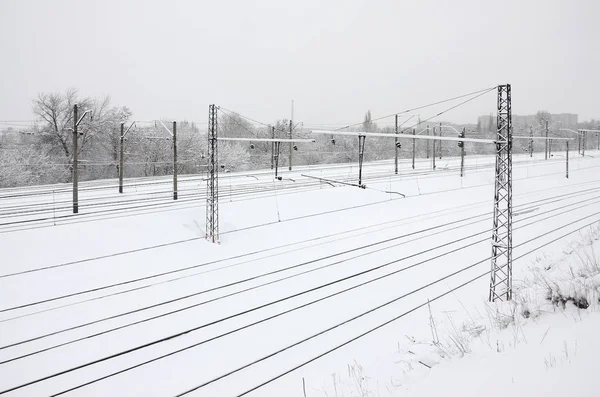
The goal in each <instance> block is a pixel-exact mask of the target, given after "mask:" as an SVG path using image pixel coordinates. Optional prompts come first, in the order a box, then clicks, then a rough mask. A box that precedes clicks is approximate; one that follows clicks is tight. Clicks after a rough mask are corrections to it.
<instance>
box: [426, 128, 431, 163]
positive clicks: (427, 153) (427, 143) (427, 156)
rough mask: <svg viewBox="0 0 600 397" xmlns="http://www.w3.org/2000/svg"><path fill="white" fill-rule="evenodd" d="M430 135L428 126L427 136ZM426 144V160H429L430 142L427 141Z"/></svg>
mask: <svg viewBox="0 0 600 397" xmlns="http://www.w3.org/2000/svg"><path fill="white" fill-rule="evenodd" d="M429 135H430V134H429V126H427V136H429ZM425 144H426V145H427V148H426V153H425V156H426V158H429V141H427V142H426V143H425Z"/></svg>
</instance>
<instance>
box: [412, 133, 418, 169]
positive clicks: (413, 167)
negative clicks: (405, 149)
mask: <svg viewBox="0 0 600 397" xmlns="http://www.w3.org/2000/svg"><path fill="white" fill-rule="evenodd" d="M415 134H416V130H415V129H414V128H413V135H415ZM412 141H413V157H412V169H413V170H414V169H415V145H416V142H417V140H416V139H413V140H412Z"/></svg>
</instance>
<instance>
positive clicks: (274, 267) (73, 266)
mask: <svg viewBox="0 0 600 397" xmlns="http://www.w3.org/2000/svg"><path fill="white" fill-rule="evenodd" d="M562 154H564V153H556V154H555V157H553V159H552V160H548V161H544V160H543V159H541V158H540V157H539V156H536V158H535V159H530V158H529V157H527V156H525V155H519V156H514V164H515V168H514V171H513V177H514V184H513V194H514V206H515V211H514V212H515V216H514V237H513V241H514V247H515V248H514V254H513V257H514V258H515V280H517V279H518V280H522V279H525V277H526V276H527V275H531V274H533V273H532V270H531V267H532V266H534V265H537V266H543V265H544V264H546V263H550V261H552V260H558V258H560V255H566V254H565V250H566V249H568V247H569V246H571V245H572V244H573V241H578V240H581V238H582V234H580V233H585V232H586V231H587V230H588V229H589V227H590V226H589V225H593V224H594V223H595V222H597V221H600V210H598V206H599V205H598V204H599V203H600V180H598V178H597V173H598V167H600V159H597V158H596V157H595V156H598V153H597V152H589V153H587V154H588V156H586V157H585V158H582V157H579V156H577V154H576V153H573V152H572V153H571V157H572V158H571V164H570V178H569V179H566V178H565V164H564V157H560V156H561V155H562ZM457 164H458V161H457V159H453V158H444V159H442V160H438V161H437V169H436V170H435V171H432V170H431V169H430V168H431V164H430V162H429V161H426V160H421V161H419V162H418V163H417V167H416V169H415V170H412V169H411V167H410V162H409V161H403V162H402V166H401V169H400V174H399V175H394V174H393V164H392V163H391V162H389V161H387V162H378V163H373V164H368V166H367V167H366V168H365V171H364V177H365V180H364V183H366V184H367V189H364V190H363V189H358V188H356V187H350V186H342V185H335V184H334V185H335V187H334V186H331V185H330V184H326V183H322V182H319V181H316V180H314V179H311V178H308V177H306V176H303V175H311V176H318V177H326V178H330V179H335V180H344V181H350V182H356V178H357V175H356V173H357V169H356V166H355V165H354V166H350V165H336V166H335V167H329V168H327V167H324V166H319V167H317V166H315V167H300V168H297V169H294V171H291V172H288V171H283V172H282V176H283V180H282V181H274V180H273V175H272V173H271V172H269V171H265V172H258V173H250V172H247V173H240V174H233V173H232V174H223V175H222V176H223V178H221V180H220V191H221V201H220V225H221V244H220V245H213V244H210V243H207V242H205V241H204V238H203V236H204V222H205V220H204V217H205V213H204V199H205V184H204V182H203V181H202V178H201V177H200V176H192V177H184V178H181V182H180V192H181V193H180V199H179V200H178V201H173V200H172V199H171V195H172V193H171V192H170V191H169V188H168V186H169V181H168V178H163V179H160V180H154V181H149V180H137V181H128V184H129V185H128V186H126V187H125V193H124V194H123V195H118V193H116V187H115V181H100V182H98V181H96V182H90V183H84V184H82V192H81V195H80V197H81V205H80V208H81V209H80V211H81V213H80V214H78V215H77V216H72V215H71V214H70V213H69V211H70V205H69V199H70V192H69V186H68V185H59V186H57V185H55V186H46V187H35V188H27V189H7V190H5V191H0V211H1V212H0V252H1V253H2V257H1V262H0V302H1V303H0V394H2V393H3V391H7V390H11V389H14V390H11V391H10V392H7V393H6V394H7V395H10V396H13V395H14V396H31V395H53V394H57V393H62V392H65V391H68V390H70V389H73V388H75V389H73V390H71V391H70V392H67V393H65V394H67V395H86V396H107V395H119V396H120V395H123V396H129V395H144V396H174V395H180V394H181V393H184V392H186V391H188V390H191V389H195V390H194V391H193V392H190V393H189V395H194V396H235V395H241V394H242V393H244V392H246V391H248V390H251V389H253V388H254V387H256V386H258V385H261V384H262V383H264V382H267V381H270V380H271V379H272V378H274V377H277V376H278V375H281V374H284V373H286V372H287V371H288V370H292V369H294V368H295V367H298V366H300V365H301V364H303V363H306V362H309V361H310V363H308V364H306V365H302V366H300V367H299V368H297V369H296V370H294V371H292V372H290V373H289V374H286V375H284V376H281V377H279V378H278V379H275V380H273V381H272V382H269V383H267V384H266V385H265V386H264V387H260V388H258V389H256V390H254V391H252V392H251V393H250V394H251V395H257V396H259V395H263V396H303V395H304V392H303V381H304V384H305V389H306V395H307V396H324V395H329V396H336V395H337V396H342V395H344V396H352V395H361V394H358V393H359V392H360V390H364V393H363V394H362V395H370V394H366V393H367V392H368V393H371V392H372V393H373V394H372V395H382V396H385V395H405V394H406V393H412V394H414V395H419V396H437V395H460V396H463V395H482V394H481V393H482V392H481V391H482V387H484V386H485V387H486V393H490V394H489V395H494V394H492V393H493V392H495V391H493V390H492V389H494V387H495V386H496V385H497V389H498V390H497V392H498V394H499V393H501V392H502V390H513V389H514V388H518V387H519V385H521V386H522V388H521V389H519V390H523V391H528V392H527V393H525V392H524V393H525V394H522V395H532V394H537V389H535V387H536V382H537V379H542V380H543V379H549V378H551V380H552V381H558V379H559V377H558V376H553V373H560V374H561V375H560V376H561V377H568V378H569V379H568V380H565V381H564V383H565V385H569V384H572V383H573V384H575V383H576V384H577V387H579V389H578V390H580V393H579V394H578V395H595V394H590V391H592V390H597V389H590V388H591V387H593V386H594V385H597V383H594V382H597V380H596V379H593V376H590V377H585V379H587V380H589V382H587V381H586V380H581V378H578V377H584V375H585V370H586V368H587V370H588V373H589V372H590V371H591V369H590V367H589V365H591V364H590V363H593V360H591V357H592V355H591V354H592V353H593V352H594V350H593V349H594V348H595V349H596V350H595V351H596V353H595V355H596V356H597V354H598V344H597V343H596V341H594V340H593V331H592V330H593V329H594V328H596V329H597V327H598V322H599V319H598V313H597V310H594V307H592V306H591V307H590V308H588V309H587V310H585V311H583V309H574V308H573V307H567V309H566V311H565V312H564V315H563V314H559V315H551V314H546V313H540V315H539V316H537V315H536V316H535V318H534V316H532V317H530V318H529V319H526V320H527V321H524V323H523V324H520V323H519V326H518V329H519V334H517V336H515V335H513V334H511V335H510V336H512V338H513V339H512V341H513V343H512V345H510V344H509V343H508V342H506V341H505V340H507V341H510V339H507V338H506V335H508V334H509V333H510V331H511V327H512V325H511V326H510V327H507V328H506V329H501V327H497V329H495V328H493V327H491V326H488V327H486V328H485V331H482V332H481V333H480V336H481V335H484V334H488V335H490V338H491V339H490V343H489V344H486V343H485V342H482V341H481V338H475V337H471V338H467V337H464V338H465V341H464V342H465V343H466V342H467V340H470V339H472V340H470V345H469V346H470V347H469V351H470V352H469V353H468V354H467V356H465V357H464V358H462V359H459V358H458V357H459V356H460V353H461V352H460V349H456V348H455V351H454V352H449V351H446V352H445V353H444V352H442V354H441V355H443V356H444V358H441V355H440V352H439V347H437V346H434V345H432V342H433V338H434V336H433V335H432V326H431V318H433V319H434V322H435V324H436V327H435V328H436V329H437V332H438V337H439V339H440V340H442V339H444V338H446V337H447V335H452V332H453V330H454V329H455V328H456V329H458V331H457V333H456V335H455V336H456V337H458V335H460V337H463V336H464V334H465V332H466V333H467V334H469V335H471V334H472V333H477V332H479V331H478V330H481V326H482V324H480V322H482V321H483V320H482V319H486V321H487V320H489V319H490V318H494V317H493V316H491V315H489V314H488V311H486V310H490V309H489V307H488V306H486V303H485V300H486V298H487V289H488V282H489V280H488V278H487V277H486V275H485V273H486V272H487V271H488V269H489V257H490V254H491V248H490V242H489V238H490V235H491V232H490V228H491V210H492V197H493V180H494V178H493V157H485V156H473V157H471V156H468V157H467V158H466V164H467V173H466V176H465V177H464V178H460V177H459V174H458V171H457ZM155 182H164V183H160V184H158V183H155ZM107 185H110V186H111V188H110V189H103V188H102V187H103V186H107ZM111 189H112V190H111ZM32 192H36V193H39V195H35V196H34V195H29V193H32ZM398 193H402V194H403V195H405V196H406V197H405V198H403V197H402V196H401V195H399V194H398ZM147 199H152V200H153V201H143V200H147ZM150 204H152V205H150ZM108 208H110V209H111V210H110V211H108V210H107V209H108ZM32 209H43V211H39V212H35V213H31V212H30V210H32ZM569 233H571V234H569ZM563 235H566V237H564V238H560V237H561V236H563ZM554 240H556V241H554ZM545 244H548V245H545ZM544 245H545V246H544ZM539 247H542V248H540V249H539V250H536V249H537V248H539ZM575 251H577V250H575ZM575 251H574V252H575ZM454 273H456V274H454ZM478 276H481V277H480V278H478V279H476V280H475V281H473V282H470V283H469V284H467V285H465V286H464V287H463V288H460V289H457V290H455V291H452V292H451V293H448V291H450V290H452V289H453V288H455V287H458V286H459V285H461V284H463V283H465V282H467V281H470V280H472V279H474V278H476V277H478ZM425 286H427V287H426V288H425ZM445 293H448V294H447V295H445V296H443V297H441V298H440V299H439V300H434V299H435V298H436V297H437V296H439V295H441V294H445ZM428 300H432V302H431V304H430V305H427V301H428ZM569 305H570V303H569ZM378 306H381V307H380V308H379V309H377V310H373V309H374V308H376V307H378ZM541 306H542V303H540V307H541ZM550 306H551V307H554V306H552V305H551V304H550ZM416 307H420V308H419V309H417V310H414V311H411V310H412V309H414V308H416ZM486 308H487V309H486ZM545 310H546V309H545ZM365 312H368V313H367V314H364V313H365ZM557 312H558V313H562V311H561V310H558V309H557ZM405 313H406V314H405ZM430 313H431V314H430ZM475 313H477V316H479V317H476V314H475ZM399 316H400V317H399ZM354 317H356V319H353V318H354ZM395 317H399V318H398V319H397V320H395V321H392V322H390V323H389V324H387V325H385V326H383V327H381V328H379V329H377V330H375V331H373V332H370V333H368V334H367V335H365V336H364V337H361V338H359V339H357V340H355V341H353V342H351V343H349V344H347V345H345V346H342V347H340V348H337V347H338V346H340V345H341V344H343V343H344V342H346V341H349V340H351V339H353V338H355V337H357V336H358V335H360V334H362V333H364V332H367V331H369V330H371V329H372V328H374V327H376V326H378V325H380V324H384V323H386V322H388V321H390V320H391V319H393V318H395ZM471 317H473V320H472V321H470V322H469V320H471ZM475 320H477V321H475ZM340 323H343V325H340V326H337V325H339V324H340ZM467 323H472V324H473V327H474V328H472V329H471V328H463V325H464V324H467ZM548 327H550V331H548V332H547V333H546V336H545V338H544V340H543V343H539V340H541V336H540V332H541V335H543V334H544V332H546V329H547V328H548ZM325 330H327V331H326V332H324V331H325ZM464 330H466V331H464ZM555 330H562V332H554V331H555ZM521 333H522V335H521ZM566 336H568V338H566ZM563 337H564V338H565V341H566V342H565V343H566V345H565V346H566V349H567V352H566V353H562V350H563V347H564V346H562V344H563V341H562V339H561V338H563ZM495 338H497V340H498V341H500V340H503V342H502V343H503V344H500V342H498V345H497V346H500V347H499V348H498V347H497V346H496V345H495V344H494V343H491V342H492V341H495V340H496V339H495ZM502 338H504V339H502ZM536 338H537V339H536ZM305 339H306V341H304V342H302V343H299V344H297V345H296V346H293V347H291V348H289V349H287V347H288V346H290V345H294V344H296V343H297V342H299V341H303V340H305ZM517 339H518V341H519V343H516V342H514V341H515V340H517ZM478 341H479V342H480V343H481V344H480V345H477V343H478ZM443 342H444V343H446V340H445V339H444V341H443ZM557 344H560V346H558V345H557ZM415 346H417V347H418V349H417V347H415ZM444 346H445V345H444ZM557 346H558V348H557ZM133 348H135V349H134V350H131V349H133ZM334 348H335V350H333V351H332V352H331V353H330V354H326V355H323V356H322V357H320V358H318V359H316V360H314V361H311V360H312V359H313V358H315V357H318V356H320V355H321V354H323V353H325V352H327V351H329V350H332V349H334ZM129 350H131V351H129ZM498 350H499V351H498ZM124 352H126V353H124ZM174 352H176V353H174ZM273 353H276V354H273ZM413 353H414V354H413ZM548 354H549V355H548ZM547 355H548V356H547ZM411 356H415V357H417V358H419V359H418V360H416V361H415V357H412V358H411ZM524 357H526V358H524ZM536 357H537V358H536ZM263 358H264V359H263ZM421 358H422V359H421ZM545 359H548V360H549V363H550V364H551V365H550V366H549V368H546V366H545V365H544V360H545ZM511 360H519V365H518V366H509V365H508V363H509V362H512V361H511ZM528 360H530V361H528ZM418 361H423V362H424V364H421V363H419V362H418ZM90 363H93V364H90ZM251 363H252V365H248V364H251ZM436 363H439V364H436ZM535 364H539V366H535ZM426 365H427V366H429V367H433V368H432V369H431V370H430V369H429V368H427V366H426ZM79 367H80V368H79ZM75 368H78V369H75ZM519 368H520V370H519ZM494 369H501V370H503V376H502V377H501V378H497V379H498V382H497V383H492V381H491V380H488V381H487V382H485V381H484V379H483V378H482V377H487V378H486V379H489V377H491V376H492V370H494ZM528 370H530V372H529V374H530V375H529V376H528V375H526V374H527V372H526V371H528ZM510 373H514V376H512V377H510V378H509V376H508V374H510ZM459 374H460V376H459ZM474 374H481V376H477V375H474ZM465 376H469V380H467V379H466V378H464V377H465ZM103 377H106V378H104V379H101V380H99V379H100V378H103ZM475 377H476V380H474V378H475ZM44 378H46V379H44ZM40 379H44V380H40ZM494 379H496V378H494ZM431 380H434V382H431ZM364 382H368V384H365V383H364ZM467 382H469V383H468V384H467ZM513 382H514V383H513ZM80 386H81V387H80ZM528 387H529V389H528ZM510 388H513V389H510ZM555 390H559V388H555V389H552V392H554V391H555ZM560 390H563V389H560ZM569 390H573V389H572V388H571V389H569ZM469 393H470V394H469ZM586 393H587V394H586ZM514 394H515V395H519V394H517V393H514ZM563 394H564V393H563ZM563 394H560V395H561V396H562V395H563ZM409 395H411V394H409ZM486 395H488V394H486ZM546 395H559V394H546Z"/></svg>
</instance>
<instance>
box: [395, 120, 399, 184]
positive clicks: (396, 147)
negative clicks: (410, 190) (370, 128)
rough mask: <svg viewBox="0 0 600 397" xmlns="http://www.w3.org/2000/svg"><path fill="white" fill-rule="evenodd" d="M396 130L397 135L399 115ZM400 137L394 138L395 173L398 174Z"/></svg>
mask: <svg viewBox="0 0 600 397" xmlns="http://www.w3.org/2000/svg"><path fill="white" fill-rule="evenodd" d="M395 132H396V135H398V115H396V128H395ZM398 144H399V142H398V138H394V151H395V157H394V173H395V174H396V175H398V149H399V147H398Z"/></svg>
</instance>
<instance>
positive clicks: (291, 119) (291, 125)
mask: <svg viewBox="0 0 600 397" xmlns="http://www.w3.org/2000/svg"><path fill="white" fill-rule="evenodd" d="M293 120H294V100H293V99H292V117H291V118H290V160H289V170H290V171H291V170H292V149H293V146H294V144H293V143H292V141H291V139H292V129H293V128H294V127H293Z"/></svg>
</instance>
